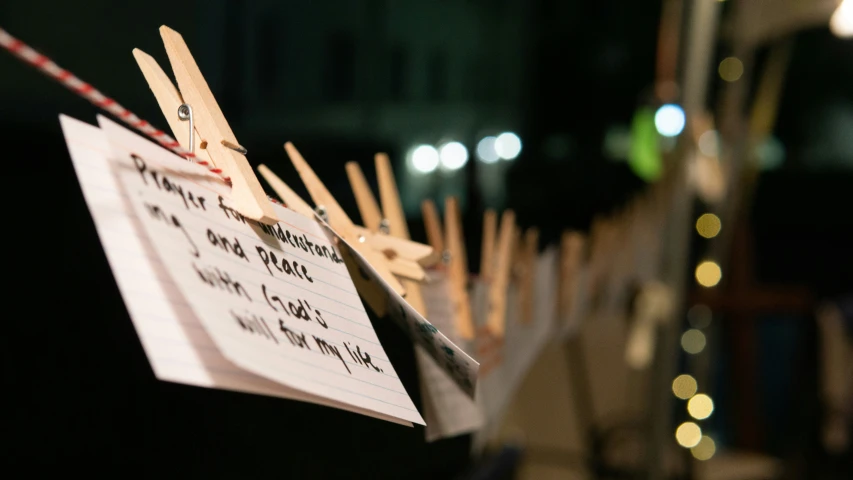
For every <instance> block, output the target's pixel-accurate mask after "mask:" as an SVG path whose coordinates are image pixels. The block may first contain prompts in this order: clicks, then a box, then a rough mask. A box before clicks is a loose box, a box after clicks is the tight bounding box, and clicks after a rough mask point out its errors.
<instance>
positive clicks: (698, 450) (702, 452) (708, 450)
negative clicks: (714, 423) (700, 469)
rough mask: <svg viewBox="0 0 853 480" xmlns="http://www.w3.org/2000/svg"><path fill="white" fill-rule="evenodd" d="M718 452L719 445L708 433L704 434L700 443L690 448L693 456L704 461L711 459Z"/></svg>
mask: <svg viewBox="0 0 853 480" xmlns="http://www.w3.org/2000/svg"><path fill="white" fill-rule="evenodd" d="M716 452H717V445H716V444H715V443H714V440H713V439H712V438H711V437H709V436H707V435H703V436H702V438H701V439H700V440H699V443H697V444H696V446H694V447H693V448H691V449H690V453H691V454H692V455H693V458H695V459H696V460H703V461H704V460H710V459H711V457H713V456H714V454H715V453H716Z"/></svg>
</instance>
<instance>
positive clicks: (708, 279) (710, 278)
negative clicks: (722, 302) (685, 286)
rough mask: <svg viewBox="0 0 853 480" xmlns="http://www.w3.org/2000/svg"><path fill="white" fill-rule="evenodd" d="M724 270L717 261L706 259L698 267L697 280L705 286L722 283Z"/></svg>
mask: <svg viewBox="0 0 853 480" xmlns="http://www.w3.org/2000/svg"><path fill="white" fill-rule="evenodd" d="M721 278H723V272H722V270H720V266H719V265H717V263H716V262H713V261H711V260H708V261H704V262H702V263H700V264H699V265H698V266H697V267H696V281H697V282H699V285H702V286H703V287H713V286H715V285H716V284H718V283H720V279H721Z"/></svg>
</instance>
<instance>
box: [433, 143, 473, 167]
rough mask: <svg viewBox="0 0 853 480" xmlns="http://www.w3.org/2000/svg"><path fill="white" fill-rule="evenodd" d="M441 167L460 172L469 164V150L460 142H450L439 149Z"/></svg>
mask: <svg viewBox="0 0 853 480" xmlns="http://www.w3.org/2000/svg"><path fill="white" fill-rule="evenodd" d="M438 157H439V159H440V160H441V166H442V167H443V168H444V169H446V170H451V171H452V170H459V169H460V168H462V167H464V166H465V164H466V163H468V149H467V148H465V145H462V144H461V143H459V142H448V143H445V144H444V145H442V146H441V147H440V148H439V149H438Z"/></svg>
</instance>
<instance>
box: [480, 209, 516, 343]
mask: <svg viewBox="0 0 853 480" xmlns="http://www.w3.org/2000/svg"><path fill="white" fill-rule="evenodd" d="M515 237H516V235H515V212H513V211H512V210H505V211H504V212H503V215H501V225H500V232H499V234H498V241H497V243H496V244H495V251H496V253H497V254H496V258H495V262H494V264H495V269H494V272H492V277H491V279H490V282H489V288H488V297H489V298H488V300H489V303H488V310H487V313H486V328H487V329H488V331H489V333H490V334H491V335H493V336H495V337H498V338H503V336H504V333H505V331H506V293H507V288H508V287H509V279H510V273H511V270H512V252H513V248H514V243H515Z"/></svg>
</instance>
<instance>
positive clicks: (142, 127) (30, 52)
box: [0, 28, 231, 183]
mask: <svg viewBox="0 0 853 480" xmlns="http://www.w3.org/2000/svg"><path fill="white" fill-rule="evenodd" d="M0 45H2V46H3V48H5V49H6V50H8V51H10V52H11V53H13V54H15V55H16V56H17V57H19V58H20V59H22V60H24V61H25V62H27V63H29V64H30V65H32V66H34V67H36V68H38V69H39V70H41V71H42V72H43V73H45V74H46V75H47V76H49V77H51V78H53V79H55V80H57V81H58V82H59V83H61V84H62V85H64V86H65V87H66V88H68V89H69V90H71V91H72V92H74V93H76V94H77V95H79V96H81V97H83V98H85V99H86V100H88V101H90V102H92V103H93V104H94V105H95V106H97V107H100V108H102V109H104V110H106V111H107V112H109V113H111V114H113V116H115V117H116V118H118V119H119V120H121V121H123V122H124V123H126V124H128V125H130V126H131V127H133V128H135V129H137V130H139V131H140V132H142V133H143V134H145V135H147V136H148V137H149V138H151V139H152V140H154V141H155V142H157V143H159V144H160V145H162V146H164V147H165V148H168V149H169V150H171V151H173V152H175V153H176V154H178V155H180V156H181V157H183V158H185V159H187V160H189V161H191V162H194V163H197V164H199V165H203V166H204V167H207V169H208V170H210V171H211V172H212V173H215V174H217V175H219V176H220V177H222V179H223V180H225V181H226V182H228V183H230V182H231V179H230V178H228V177H226V176H224V175H223V173H222V169H219V168H216V167H215V166H214V165H211V164H210V162H207V161H205V160H199V159H198V158H196V156H195V154H194V153H193V152H190V151H188V150H186V149H185V148H183V147H181V145H180V144H179V143H178V142H177V141H175V139H174V138H172V137H170V136H169V135H168V134H166V133H165V132H163V131H162V130H158V129H156V128H155V127H154V126H153V125H151V124H150V123H148V122H146V121H145V120H143V119H141V118H139V117H137V116H136V114H134V113H133V112H131V111H130V110H128V109H126V108H124V107H122V106H121V105H119V104H118V102H116V101H115V100H113V99H112V98H109V97H107V96H106V95H104V94H103V93H101V92H99V91H98V90H95V88H94V87H92V86H91V85H89V84H88V83H86V82H84V81H83V80H80V79H79V78H77V77H76V76H74V74H72V73H71V72H69V71H68V70H65V69H63V68H61V67H60V66H59V65H57V64H56V63H55V62H54V61H53V60H51V59H49V58H47V57H46V56H44V55H42V54H41V53H39V52H37V51H35V50H34V49H33V48H31V47H30V46H29V45H27V44H25V43H24V42H22V41H20V40H18V39H17V38H15V37H13V36H11V35H9V33H8V32H6V30H3V29H2V28H0Z"/></svg>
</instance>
